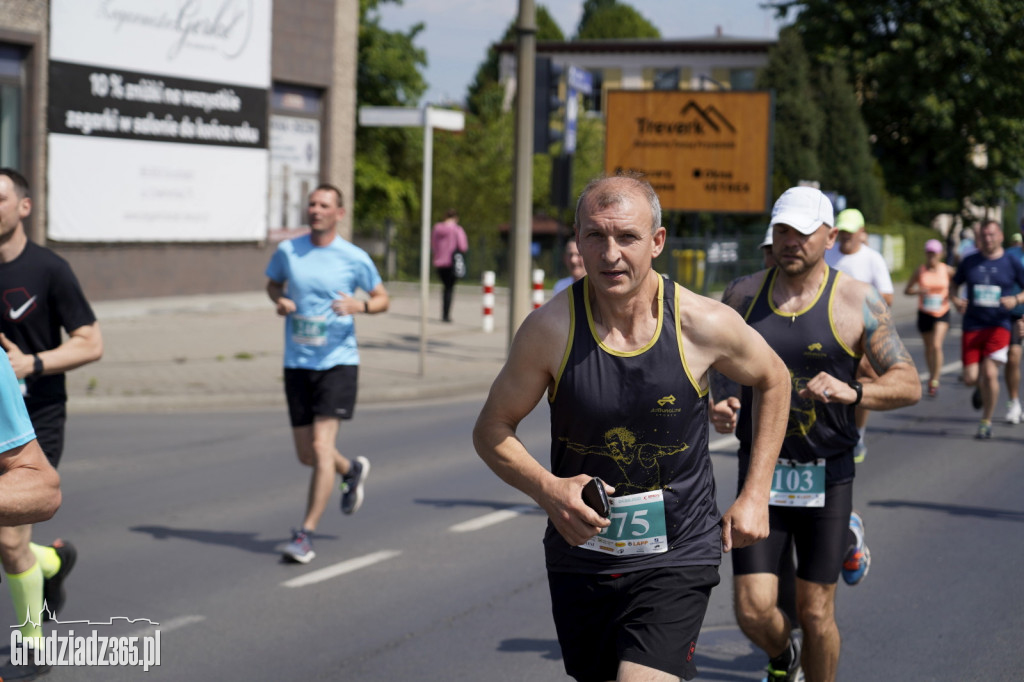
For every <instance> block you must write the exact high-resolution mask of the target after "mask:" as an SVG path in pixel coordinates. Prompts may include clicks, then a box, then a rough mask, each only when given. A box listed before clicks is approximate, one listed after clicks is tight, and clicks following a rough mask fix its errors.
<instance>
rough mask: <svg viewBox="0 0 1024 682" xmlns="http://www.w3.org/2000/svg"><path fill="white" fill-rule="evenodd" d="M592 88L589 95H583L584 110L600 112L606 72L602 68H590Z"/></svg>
mask: <svg viewBox="0 0 1024 682" xmlns="http://www.w3.org/2000/svg"><path fill="white" fill-rule="evenodd" d="M590 78H591V82H590V83H591V84H590V87H591V90H590V94H589V95H583V111H587V112H592V111H593V112H600V111H601V110H602V108H601V102H602V99H603V98H602V95H603V93H604V85H605V83H604V72H603V71H601V70H600V69H591V70H590Z"/></svg>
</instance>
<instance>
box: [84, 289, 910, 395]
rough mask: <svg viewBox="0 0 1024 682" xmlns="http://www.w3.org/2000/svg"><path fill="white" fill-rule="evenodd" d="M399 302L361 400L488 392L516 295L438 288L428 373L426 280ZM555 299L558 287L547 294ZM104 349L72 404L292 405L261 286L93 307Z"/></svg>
mask: <svg viewBox="0 0 1024 682" xmlns="http://www.w3.org/2000/svg"><path fill="white" fill-rule="evenodd" d="M387 286H388V291H389V293H390V294H391V309H390V310H389V311H388V312H387V313H384V314H382V315H373V316H368V317H366V316H360V317H358V318H357V319H356V330H357V332H356V333H357V335H358V339H359V349H360V355H361V365H360V369H359V404H364V405H368V404H374V403H388V402H400V401H410V400H426V399H438V398H445V397H459V396H474V395H476V396H479V397H480V399H481V401H482V400H483V398H484V396H485V395H486V392H487V390H488V388H489V387H490V385H491V382H492V381H494V377H495V376H497V374H498V371H499V370H500V369H501V366H502V364H503V363H504V361H505V354H506V351H507V345H508V292H507V291H504V290H499V291H497V292H496V299H497V300H496V304H495V311H494V331H493V332H491V333H485V332H484V331H483V325H482V314H483V302H482V290H481V288H480V287H479V286H478V285H469V284H467V285H463V286H460V287H458V290H457V291H456V293H455V302H454V308H453V318H454V320H455V321H454V322H453V323H451V324H445V323H442V322H441V321H440V319H439V318H440V308H441V292H440V287H434V288H432V289H431V291H430V297H429V301H428V307H427V341H428V343H427V352H426V355H425V363H424V364H425V372H424V375H423V376H421V375H420V373H419V369H420V297H419V286H418V285H417V284H410V283H401V282H392V283H390V284H388V285H387ZM903 286H904V285H903V284H897V285H896V292H897V293H896V295H895V301H894V305H893V313H894V317H895V318H896V320H897V321H899V322H907V321H911V320H913V319H914V317H915V315H916V306H917V298H916V297H911V296H904V295H903ZM548 297H550V292H548ZM93 308H94V309H95V311H96V315H97V317H98V318H99V320H100V325H101V329H102V331H103V341H104V355H103V359H102V360H100V361H99V362H97V363H93V364H91V365H86V366H85V367H81V368H79V369H77V370H74V371H71V372H69V373H68V375H67V382H68V396H69V399H68V411H69V412H70V413H72V414H74V413H90V412H141V411H145V412H159V411H170V410H199V411H202V410H222V409H249V408H254V407H275V408H280V409H282V410H283V409H285V400H284V389H283V385H282V382H283V371H282V367H281V360H282V349H283V345H284V323H283V320H282V319H281V318H280V317H278V316H277V315H276V314H275V312H274V309H273V306H272V305H271V304H270V301H269V300H268V299H267V296H266V294H265V293H263V292H262V291H259V292H251V293H240V294H216V295H204V296H187V297H169V298H155V299H141V300H125V301H105V302H99V303H96V304H94V306H93Z"/></svg>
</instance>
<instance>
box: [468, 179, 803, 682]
mask: <svg viewBox="0 0 1024 682" xmlns="http://www.w3.org/2000/svg"><path fill="white" fill-rule="evenodd" d="M576 240H577V244H578V246H579V251H580V254H581V255H582V257H583V262H584V265H585V269H586V272H587V276H586V277H585V278H584V279H582V280H580V281H578V282H576V283H575V284H573V285H572V286H571V287H570V288H569V289H567V290H565V291H562V292H560V293H559V294H557V295H556V296H555V297H554V298H552V299H551V300H550V301H549V302H548V303H547V304H545V305H544V306H542V307H540V308H539V309H537V310H535V311H533V313H531V314H530V315H529V316H528V317H527V319H526V320H525V321H524V322H523V325H522V327H521V328H520V329H519V331H518V333H517V334H516V336H515V340H514V341H513V343H512V347H511V349H510V351H509V358H508V361H507V362H506V364H505V367H504V368H503V369H502V371H501V373H500V374H499V375H498V378H497V379H496V380H495V382H494V385H493V386H492V388H491V392H490V395H489V396H488V398H487V402H486V404H485V405H484V407H483V410H482V411H481V413H480V417H479V419H478V420H477V425H476V428H475V429H474V432H473V440H474V444H475V445H476V449H477V452H478V453H479V454H480V457H481V458H483V460H484V461H485V462H486V463H487V465H488V466H490V467H491V469H493V470H494V471H495V473H497V474H498V476H500V477H501V478H502V479H503V480H504V481H506V482H507V483H509V484H510V485H513V486H515V487H516V488H518V489H519V490H521V491H522V492H524V493H526V494H527V495H529V496H530V497H532V498H533V499H534V500H535V501H536V502H537V504H539V505H540V506H541V508H542V509H544V511H545V512H546V513H547V515H548V527H547V532H546V534H545V538H544V547H545V556H546V560H547V569H548V581H549V586H550V592H551V601H552V611H553V615H554V619H555V629H556V631H557V633H558V641H559V645H560V646H561V648H562V656H563V661H564V664H565V669H566V672H567V673H568V674H569V675H571V676H572V677H574V678H576V679H577V680H586V681H593V682H606V681H607V680H612V679H617V680H640V679H642V680H678V679H680V678H683V679H692V678H693V677H694V675H695V674H696V667H695V665H694V660H693V657H694V650H695V647H696V642H697V636H698V634H699V632H700V626H701V623H702V622H703V619H704V613H705V611H706V609H707V604H708V597H709V595H710V592H711V588H712V587H714V586H715V585H716V584H718V581H719V577H718V565H719V564H720V562H721V552H722V550H723V549H724V550H725V551H729V550H730V549H732V548H733V547H744V546H746V545H749V544H751V543H754V542H757V541H758V540H760V539H761V538H763V537H765V536H767V534H768V506H767V501H768V493H769V488H770V487H771V474H772V471H773V470H774V466H775V458H776V455H777V453H778V450H779V446H780V444H781V442H782V436H783V429H784V425H785V416H786V414H787V413H788V410H789V375H788V373H787V372H786V369H785V366H784V365H783V364H782V361H781V360H780V359H779V358H778V356H776V355H775V354H774V353H773V352H772V351H771V350H770V349H769V348H768V345H767V344H766V343H765V342H764V340H763V339H762V338H761V337H760V336H759V335H758V334H757V333H756V332H754V331H753V330H752V329H750V327H748V326H747V325H746V324H745V323H744V322H743V319H742V318H741V317H740V316H739V315H737V314H736V313H735V312H734V311H732V310H730V309H729V308H728V307H727V306H724V305H722V304H721V303H718V302H717V301H713V300H711V299H708V298H705V297H703V296H698V295H697V294H694V293H693V292H690V291H687V290H686V289H684V288H683V287H681V286H678V285H676V284H674V283H673V282H671V281H667V280H665V279H664V278H662V277H660V276H659V275H658V274H657V273H655V272H654V271H653V269H652V261H653V259H654V258H655V257H656V256H657V255H658V254H659V253H661V251H662V249H663V248H664V245H665V228H664V227H662V226H661V206H660V204H659V201H658V196H657V194H655V192H654V190H653V188H652V187H651V186H650V184H649V183H647V182H646V181H644V180H641V179H639V178H635V177H626V176H620V177H613V178H604V179H601V180H595V181H593V182H591V183H590V184H589V185H588V186H587V188H586V189H585V190H584V191H583V194H582V195H581V196H580V199H579V201H578V203H577V208H576ZM712 367H714V368H715V369H716V370H718V371H720V372H722V373H724V374H725V375H727V376H729V377H732V378H733V379H734V380H736V381H739V382H741V383H743V384H745V385H749V386H752V387H753V394H754V395H755V396H757V397H758V402H757V406H756V407H755V408H753V409H752V410H751V413H752V415H753V419H754V422H755V424H756V428H755V436H754V438H753V440H752V442H751V447H750V452H751V457H750V473H749V475H748V477H747V483H746V485H744V486H743V488H742V490H741V491H740V493H739V495H738V496H737V499H736V502H735V503H734V504H733V505H732V506H731V507H730V508H729V510H728V511H726V512H725V514H724V515H720V514H719V512H718V509H717V506H716V503H715V487H714V478H713V475H712V471H711V460H710V457H709V455H708V416H707V410H708V376H707V375H708V371H709V370H710V369H711V368H712ZM545 394H547V397H548V403H549V406H550V408H551V469H550V471H549V470H548V469H547V468H545V467H544V466H543V465H542V464H541V463H540V462H539V461H538V459H537V458H535V457H534V455H533V454H531V453H530V452H528V451H527V450H526V448H525V446H524V444H523V443H522V441H520V440H519V439H518V438H517V437H516V427H517V426H518V424H519V422H520V421H521V420H522V419H523V418H525V417H526V416H527V415H528V414H529V413H530V412H531V411H532V410H533V408H534V407H535V406H536V405H537V403H538V402H539V401H540V399H541V398H542V397H543V396H544V395H545ZM595 476H596V477H600V478H601V479H604V480H605V482H606V485H605V490H606V492H607V493H608V494H609V495H612V498H611V513H610V518H604V517H602V516H600V515H599V514H598V513H597V512H595V511H594V510H593V509H591V508H590V507H588V506H587V505H586V504H585V503H584V501H583V499H582V495H581V493H582V491H583V488H584V486H585V485H586V484H587V483H588V482H590V481H591V479H592V477H595Z"/></svg>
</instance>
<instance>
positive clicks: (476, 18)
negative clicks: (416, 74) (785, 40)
mask: <svg viewBox="0 0 1024 682" xmlns="http://www.w3.org/2000/svg"><path fill="white" fill-rule="evenodd" d="M620 1H621V2H623V4H628V5H631V6H632V7H633V8H634V9H636V10H637V11H638V12H639V13H640V14H641V15H642V16H643V17H644V18H646V19H647V20H648V21H650V22H651V23H652V24H654V25H655V26H656V27H657V28H658V30H659V31H660V32H661V36H662V38H697V37H702V36H710V35H714V33H715V29H716V27H718V26H721V27H722V32H723V33H724V34H725V35H728V36H732V37H737V38H762V39H771V38H775V37H777V36H778V32H779V27H780V26H782V25H783V24H782V23H780V22H779V21H777V20H775V19H774V18H773V14H772V12H771V11H769V10H765V9H761V8H760V7H759V6H758V5H759V4H760V3H761V2H763V0H620ZM535 4H538V5H544V6H545V7H546V8H547V10H548V12H549V13H550V14H551V16H552V18H554V20H555V22H556V23H557V24H558V26H559V27H560V28H561V29H562V33H564V34H565V35H566V37H571V36H572V35H574V34H575V33H576V27H577V26H578V24H579V20H580V16H581V15H582V13H583V0H535ZM518 14H519V2H518V0H403V2H402V4H401V5H400V6H399V5H396V4H394V3H391V2H385V3H382V4H381V6H380V16H381V24H382V26H383V27H384V28H386V29H388V30H391V31H397V30H401V31H405V30H407V29H408V28H409V27H411V26H412V25H413V24H416V23H417V22H423V23H424V24H425V28H424V29H423V31H421V32H420V34H419V36H417V39H416V46H417V47H420V48H423V49H425V50H426V52H427V62H428V63H427V68H426V71H425V73H424V75H425V78H426V81H427V84H428V89H427V92H426V93H425V94H424V96H423V98H422V99H421V100H420V103H421V104H441V103H444V102H448V101H453V100H454V101H461V100H462V99H463V98H464V97H465V95H466V89H467V88H468V87H469V84H470V83H471V82H472V80H473V77H474V76H475V75H476V71H477V68H478V67H479V66H480V63H481V62H483V60H484V57H485V56H486V54H487V48H488V46H490V45H491V44H492V43H495V42H497V41H498V40H500V39H501V37H502V35H503V34H504V33H505V29H506V28H507V27H508V25H509V24H510V23H511V22H512V21H514V20H515V19H516V18H517V16H518Z"/></svg>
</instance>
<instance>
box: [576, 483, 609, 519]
mask: <svg viewBox="0 0 1024 682" xmlns="http://www.w3.org/2000/svg"><path fill="white" fill-rule="evenodd" d="M583 502H584V503H586V505H587V506H588V507H590V508H591V509H593V510H594V511H596V512H597V513H598V514H600V515H601V516H603V517H604V518H606V519H607V518H608V517H609V516H611V513H612V507H611V503H610V502H609V501H608V493H606V492H605V491H604V481H602V480H601V479H600V478H597V477H596V476H595V477H594V478H592V479H590V483H587V484H586V485H585V486H583Z"/></svg>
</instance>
